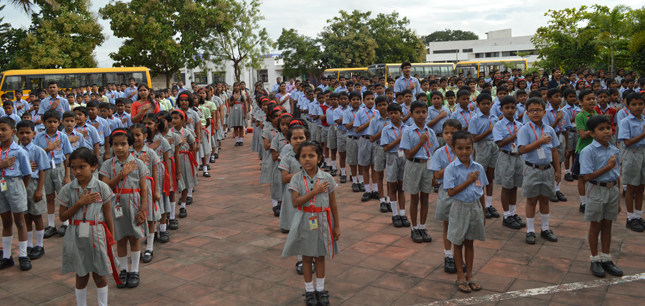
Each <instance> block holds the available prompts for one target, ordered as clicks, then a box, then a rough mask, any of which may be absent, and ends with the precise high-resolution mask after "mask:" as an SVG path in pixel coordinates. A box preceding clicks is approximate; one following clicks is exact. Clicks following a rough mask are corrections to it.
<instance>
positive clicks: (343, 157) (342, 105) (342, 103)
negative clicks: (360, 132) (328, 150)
mask: <svg viewBox="0 0 645 306" xmlns="http://www.w3.org/2000/svg"><path fill="white" fill-rule="evenodd" d="M330 97H331V96H330ZM338 104H339V106H338V108H336V109H334V121H335V122H336V125H337V126H338V131H337V135H336V151H338V159H339V166H340V183H341V184H344V183H346V182H347V169H346V168H345V167H346V164H345V162H346V161H347V127H346V126H345V124H343V118H344V115H345V111H346V110H347V109H348V104H349V96H348V95H347V93H346V92H341V93H339V94H338Z"/></svg>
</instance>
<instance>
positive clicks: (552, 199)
mask: <svg viewBox="0 0 645 306" xmlns="http://www.w3.org/2000/svg"><path fill="white" fill-rule="evenodd" d="M549 201H551V202H554V203H557V202H558V201H560V199H558V196H557V195H555V194H554V195H553V196H552V197H550V198H549Z"/></svg>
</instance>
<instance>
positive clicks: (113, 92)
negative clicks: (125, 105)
mask: <svg viewBox="0 0 645 306" xmlns="http://www.w3.org/2000/svg"><path fill="white" fill-rule="evenodd" d="M105 95H106V96H107V98H108V102H110V103H112V104H114V102H115V101H116V99H117V98H118V97H119V96H118V95H117V92H116V91H112V90H108V91H106V92H105ZM112 95H114V98H113V97H112Z"/></svg>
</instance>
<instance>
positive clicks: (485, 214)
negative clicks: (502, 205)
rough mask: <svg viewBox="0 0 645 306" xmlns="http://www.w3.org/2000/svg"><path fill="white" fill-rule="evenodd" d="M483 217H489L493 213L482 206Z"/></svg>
mask: <svg viewBox="0 0 645 306" xmlns="http://www.w3.org/2000/svg"><path fill="white" fill-rule="evenodd" d="M484 217H486V219H490V218H492V217H493V215H491V214H490V211H489V210H488V208H484Z"/></svg>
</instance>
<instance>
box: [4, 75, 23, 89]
mask: <svg viewBox="0 0 645 306" xmlns="http://www.w3.org/2000/svg"><path fill="white" fill-rule="evenodd" d="M1 79H2V76H1V75H0V80H1ZM26 79H27V78H26V77H24V76H13V75H12V76H7V77H6V78H5V79H4V83H3V84H2V91H10V90H19V89H21V90H22V89H25V84H26V83H25V81H26Z"/></svg>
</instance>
